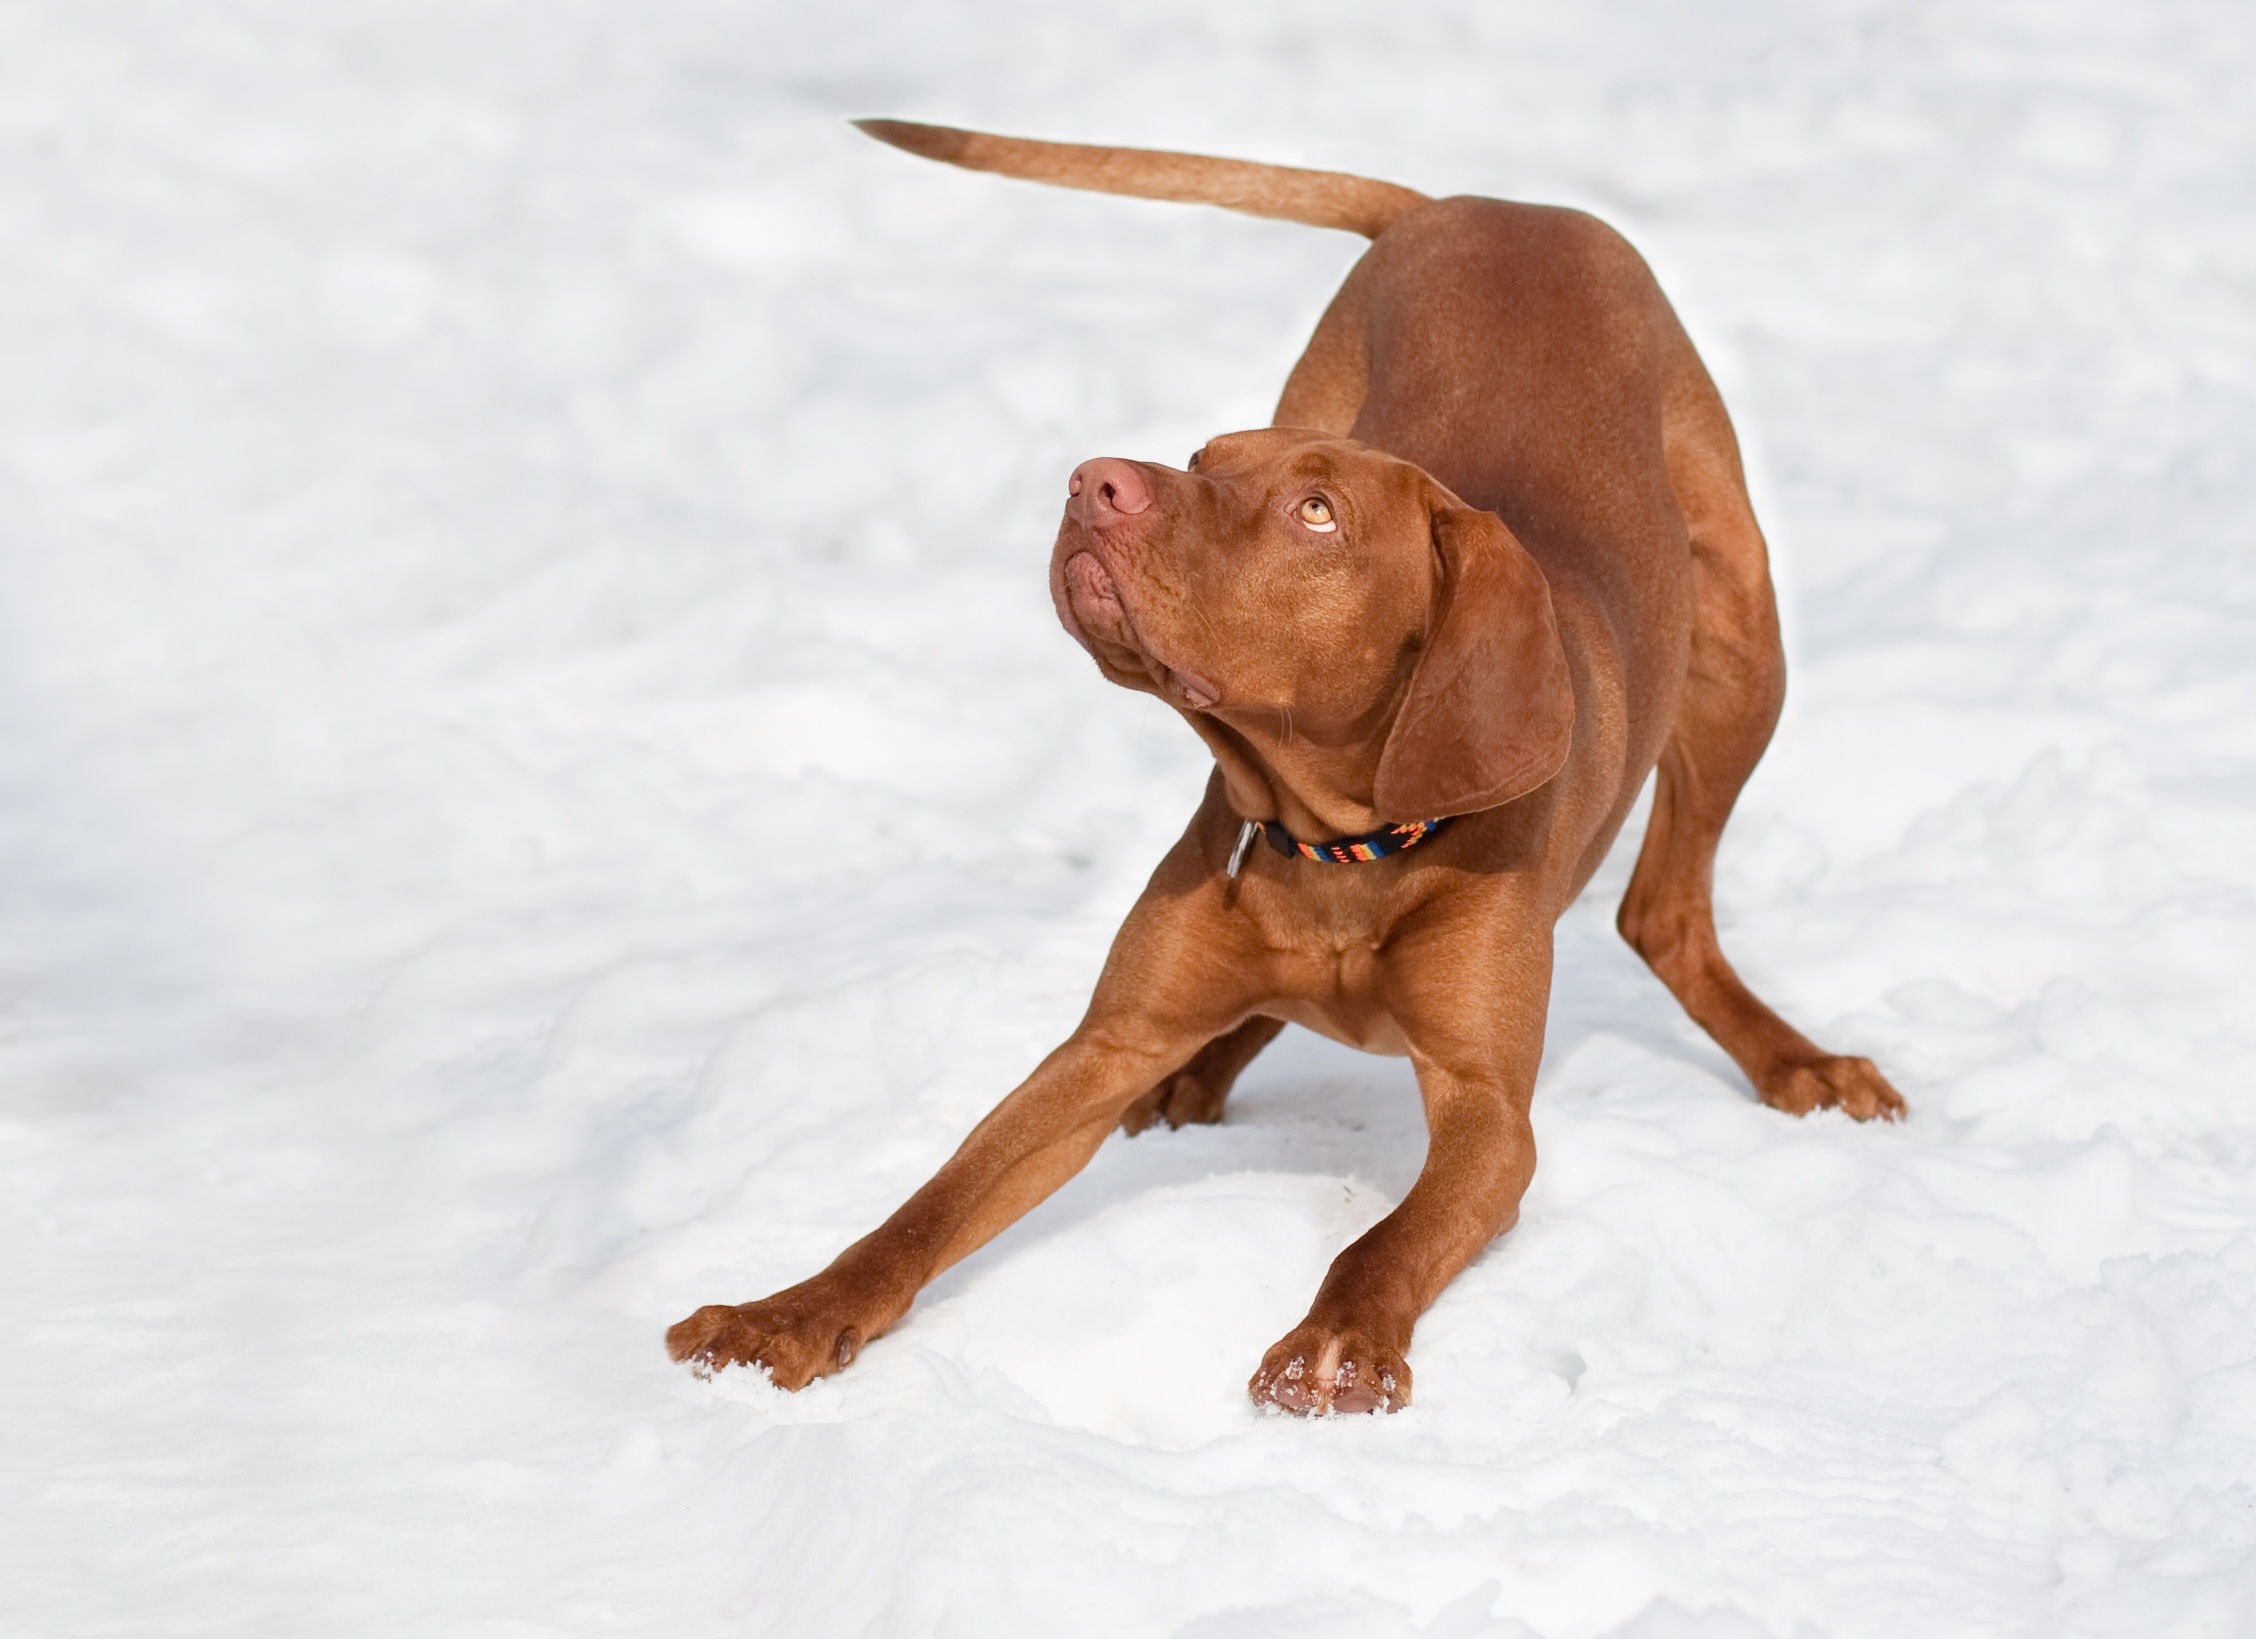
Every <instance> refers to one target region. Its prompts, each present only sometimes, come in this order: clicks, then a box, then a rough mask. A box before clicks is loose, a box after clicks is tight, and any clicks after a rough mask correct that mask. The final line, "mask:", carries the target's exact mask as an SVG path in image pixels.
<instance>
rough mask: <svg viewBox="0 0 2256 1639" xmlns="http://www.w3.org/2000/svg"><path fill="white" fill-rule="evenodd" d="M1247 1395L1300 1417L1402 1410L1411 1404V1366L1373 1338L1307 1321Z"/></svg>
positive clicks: (1266, 1358) (1264, 1365)
mask: <svg viewBox="0 0 2256 1639" xmlns="http://www.w3.org/2000/svg"><path fill="white" fill-rule="evenodd" d="M1246 1392H1247V1393H1248V1394H1250V1395H1252V1396H1253V1400H1254V1404H1256V1405H1261V1406H1276V1407H1279V1408H1280V1409H1282V1410H1285V1411H1289V1412H1291V1413H1293V1414H1294V1415H1295V1416H1298V1417H1327V1416H1331V1415H1333V1414H1334V1413H1341V1414H1344V1413H1349V1412H1364V1411H1388V1412H1392V1411H1400V1410H1401V1409H1402V1408H1403V1407H1404V1406H1407V1405H1408V1404H1409V1403H1410V1367H1409V1364H1408V1362H1406V1361H1405V1360H1404V1359H1403V1358H1402V1355H1401V1353H1400V1351H1398V1350H1395V1349H1390V1348H1388V1347H1386V1346H1385V1345H1384V1344H1382V1343H1379V1342H1377V1341H1375V1340H1374V1339H1373V1338H1371V1337H1370V1336H1369V1335H1368V1334H1367V1333H1364V1332H1361V1331H1358V1330H1356V1329H1354V1328H1353V1327H1337V1326H1323V1325H1318V1324H1317V1323H1316V1322H1314V1321H1303V1322H1302V1323H1301V1324H1300V1325H1299V1326H1296V1327H1294V1328H1293V1330H1292V1331H1290V1332H1288V1333H1286V1334H1285V1337H1284V1340H1283V1341H1282V1342H1280V1343H1278V1344H1277V1345H1276V1346H1275V1347H1273V1348H1271V1349H1270V1351H1269V1352H1268V1353H1267V1354H1265V1355H1263V1356H1262V1357H1261V1369H1260V1370H1259V1371H1257V1372H1255V1373H1254V1374H1253V1381H1252V1382H1250V1383H1248V1384H1247V1385H1246Z"/></svg>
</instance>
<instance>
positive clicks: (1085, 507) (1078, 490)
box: [1065, 455, 1152, 529]
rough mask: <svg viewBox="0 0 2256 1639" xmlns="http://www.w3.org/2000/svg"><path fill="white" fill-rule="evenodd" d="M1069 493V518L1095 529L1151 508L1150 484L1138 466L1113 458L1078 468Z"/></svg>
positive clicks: (1067, 503)
mask: <svg viewBox="0 0 2256 1639" xmlns="http://www.w3.org/2000/svg"><path fill="white" fill-rule="evenodd" d="M1066 491H1067V493H1068V495H1069V496H1070V497H1071V499H1069V500H1068V501H1067V502H1066V503H1065V514H1066V516H1067V517H1069V518H1071V519H1073V520H1074V521H1075V522H1077V523H1084V524H1087V525H1089V526H1090V527H1091V528H1093V529H1102V528H1104V527H1105V526H1106V525H1107V524H1114V523H1118V522H1119V521H1120V520H1121V519H1122V518H1132V517H1134V516H1135V515H1136V514H1137V513H1139V512H1142V511H1144V510H1145V509H1147V508H1148V507H1150V505H1151V504H1152V490H1151V484H1150V482H1149V481H1148V480H1147V479H1146V478H1145V477H1144V475H1143V473H1142V472H1141V471H1139V470H1138V469H1137V467H1136V464H1135V463H1134V462H1133V461H1122V460H1119V459H1118V458H1117V457H1114V456H1110V455H1100V456H1098V457H1097V458H1096V459H1095V460H1094V461H1084V462H1082V463H1081V464H1080V465H1079V466H1078V467H1075V468H1074V469H1073V478H1072V481H1071V482H1070V483H1068V484H1067V485H1066Z"/></svg>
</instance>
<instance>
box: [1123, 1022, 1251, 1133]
mask: <svg viewBox="0 0 2256 1639" xmlns="http://www.w3.org/2000/svg"><path fill="white" fill-rule="evenodd" d="M1284 1027H1285V1026H1284V1021H1283V1020H1282V1019H1268V1018H1263V1017H1262V1016H1261V1015H1259V1014H1255V1015H1254V1016H1253V1017H1252V1018H1250V1019H1248V1020H1246V1022H1245V1023H1243V1024H1241V1025H1239V1026H1238V1027H1237V1028H1236V1029H1235V1030H1230V1031H1226V1032H1224V1033H1223V1034H1222V1035H1219V1036H1216V1037H1215V1038H1214V1039H1213V1040H1212V1041H1210V1042H1208V1043H1207V1044H1206V1045H1205V1046H1204V1047H1202V1048H1200V1049H1199V1050H1198V1052H1197V1053H1196V1054H1194V1055H1193V1056H1192V1058H1191V1061H1190V1062H1189V1063H1188V1064H1186V1065H1184V1066H1183V1067H1182V1068H1181V1069H1180V1070H1177V1071H1176V1072H1175V1073H1174V1074H1173V1075H1171V1076H1169V1077H1168V1078H1167V1079H1166V1080H1165V1081H1163V1082H1161V1083H1160V1084H1159V1085H1158V1086H1157V1087H1154V1088H1153V1089H1152V1090H1151V1091H1150V1092H1148V1093H1146V1094H1144V1096H1143V1097H1142V1098H1139V1099H1137V1100H1136V1102H1135V1103H1133V1104H1131V1105H1129V1106H1128V1109H1127V1112H1126V1113H1125V1114H1123V1115H1122V1116H1121V1118H1120V1130H1121V1131H1122V1132H1124V1133H1140V1132H1142V1131H1143V1130H1144V1129H1145V1128H1147V1127H1152V1126H1156V1125H1157V1124H1158V1123H1160V1122H1162V1121H1164V1122H1166V1123H1167V1124H1168V1125H1169V1126H1170V1127H1188V1126H1192V1125H1194V1124H1196V1123H1211V1122H1216V1121H1220V1120H1221V1119H1222V1106H1223V1104H1224V1102H1225V1101H1227V1100H1228V1098H1229V1096H1230V1088H1231V1087H1232V1086H1233V1085H1234V1084H1235V1083H1236V1082H1237V1079H1238V1077H1239V1075H1240V1074H1241V1073H1243V1071H1244V1070H1245V1067H1246V1066H1247V1065H1249V1064H1251V1063H1252V1062H1253V1060H1254V1055H1255V1054H1257V1053H1259V1052H1260V1051H1261V1050H1262V1049H1263V1048H1264V1047H1267V1046H1268V1045H1269V1044H1270V1043H1271V1042H1273V1041H1275V1040H1276V1039H1277V1032H1278V1031H1280V1030H1282V1029H1284Z"/></svg>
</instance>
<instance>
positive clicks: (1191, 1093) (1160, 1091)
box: [1120, 1070, 1229, 1137]
mask: <svg viewBox="0 0 2256 1639" xmlns="http://www.w3.org/2000/svg"><path fill="white" fill-rule="evenodd" d="M1228 1097H1229V1094H1228V1092H1227V1090H1223V1091H1219V1092H1218V1091H1216V1090H1215V1089H1214V1088H1213V1087H1211V1086H1209V1085H1208V1084H1207V1081H1206V1078H1205V1077H1204V1076H1195V1075H1192V1074H1191V1073H1190V1072H1189V1071H1187V1070H1178V1071H1176V1072H1175V1074H1173V1075H1171V1076H1169V1077H1168V1078H1167V1079H1166V1080H1165V1081H1163V1082H1161V1083H1160V1084H1159V1085H1158V1086H1157V1087H1154V1088H1153V1089H1152V1090H1151V1091H1150V1092H1148V1093H1146V1094H1145V1095H1144V1096H1143V1097H1142V1098H1139V1099H1137V1100H1136V1102H1135V1103H1133V1104H1131V1105H1129V1106H1128V1108H1127V1110H1126V1111H1124V1112H1123V1113H1122V1115H1121V1117H1120V1130H1121V1131H1122V1132H1124V1133H1126V1134H1128V1135H1129V1136H1130V1137H1134V1136H1135V1135H1136V1134H1137V1133H1140V1132H1144V1131H1146V1130H1147V1129H1149V1128H1151V1127H1154V1126H1157V1125H1158V1124H1159V1123H1160V1122H1162V1121H1164V1122H1166V1123H1167V1125H1168V1126H1170V1127H1189V1126H1204V1125H1211V1124H1212V1123H1214V1122H1217V1121H1220V1120H1221V1119H1222V1105H1223V1103H1224V1101H1225V1100H1226V1099H1227V1098H1228Z"/></svg>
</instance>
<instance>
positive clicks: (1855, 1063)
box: [1762, 1056, 1904, 1121]
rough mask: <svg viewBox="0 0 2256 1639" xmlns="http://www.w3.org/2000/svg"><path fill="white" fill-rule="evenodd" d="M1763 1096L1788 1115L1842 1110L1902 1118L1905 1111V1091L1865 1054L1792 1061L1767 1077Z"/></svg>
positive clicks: (1886, 1118)
mask: <svg viewBox="0 0 2256 1639" xmlns="http://www.w3.org/2000/svg"><path fill="white" fill-rule="evenodd" d="M1762 1099H1763V1102H1764V1103H1765V1104H1768V1105H1769V1106H1770V1107H1771V1108H1772V1109H1775V1110H1784V1111H1785V1112H1786V1113H1787V1114H1788V1115H1808V1114H1809V1113H1810V1111H1812V1110H1839V1111H1841V1112H1842V1113H1843V1114H1845V1115H1849V1116H1853V1117H1854V1118H1855V1119H1857V1120H1859V1121H1871V1120H1873V1119H1875V1118H1878V1119H1879V1120H1882V1121H1899V1120H1901V1119H1902V1118H1903V1114H1904V1101H1903V1094H1901V1093H1899V1092H1897V1091H1896V1090H1895V1088H1893V1087H1891V1086H1889V1085H1888V1078H1887V1077H1886V1076H1884V1075H1882V1074H1881V1073H1880V1071H1879V1070H1878V1068H1876V1067H1875V1066H1874V1064H1873V1062H1872V1061H1871V1060H1870V1059H1866V1058H1846V1057H1833V1056H1827V1057H1825V1058H1821V1059H1814V1060H1812V1061H1810V1062H1809V1063H1806V1064H1795V1065H1789V1066H1788V1067H1787V1068H1785V1069H1784V1070H1781V1071H1780V1072H1779V1073H1778V1074H1777V1075H1775V1076H1773V1077H1770V1078H1769V1079H1768V1080H1767V1081H1766V1083H1765V1085H1764V1086H1763V1088H1762Z"/></svg>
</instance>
